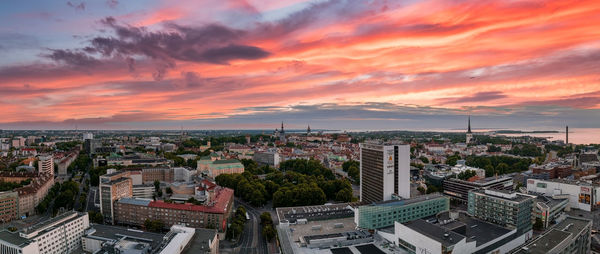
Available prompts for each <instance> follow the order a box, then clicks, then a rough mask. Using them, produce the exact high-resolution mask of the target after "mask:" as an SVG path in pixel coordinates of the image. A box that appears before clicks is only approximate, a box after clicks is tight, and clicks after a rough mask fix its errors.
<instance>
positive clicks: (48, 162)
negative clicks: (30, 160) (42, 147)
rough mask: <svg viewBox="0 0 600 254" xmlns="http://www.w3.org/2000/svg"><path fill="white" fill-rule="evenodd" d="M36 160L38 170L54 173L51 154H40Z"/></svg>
mask: <svg viewBox="0 0 600 254" xmlns="http://www.w3.org/2000/svg"><path fill="white" fill-rule="evenodd" d="M39 159H40V161H39V162H38V172H40V173H44V174H50V175H54V158H53V157H52V155H47V156H40V157H39Z"/></svg>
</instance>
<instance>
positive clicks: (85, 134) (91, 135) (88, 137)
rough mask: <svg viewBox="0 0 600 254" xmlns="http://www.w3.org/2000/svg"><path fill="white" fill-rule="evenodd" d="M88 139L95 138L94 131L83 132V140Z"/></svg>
mask: <svg viewBox="0 0 600 254" xmlns="http://www.w3.org/2000/svg"><path fill="white" fill-rule="evenodd" d="M86 139H94V134H93V133H90V132H88V133H83V140H84V141H85V140H86Z"/></svg>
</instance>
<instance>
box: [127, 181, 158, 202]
mask: <svg viewBox="0 0 600 254" xmlns="http://www.w3.org/2000/svg"><path fill="white" fill-rule="evenodd" d="M154 190H155V187H154V184H151V183H149V184H138V185H133V186H132V187H131V191H132V197H133V198H146V199H152V197H153V196H154Z"/></svg>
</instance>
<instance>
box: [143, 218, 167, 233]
mask: <svg viewBox="0 0 600 254" xmlns="http://www.w3.org/2000/svg"><path fill="white" fill-rule="evenodd" d="M144 227H145V228H146V230H148V231H150V232H161V231H162V230H163V228H164V227H165V223H164V222H163V221H162V220H150V219H146V220H145V221H144Z"/></svg>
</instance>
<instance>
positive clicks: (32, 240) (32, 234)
mask: <svg viewBox="0 0 600 254" xmlns="http://www.w3.org/2000/svg"><path fill="white" fill-rule="evenodd" d="M88 227H89V218H88V214H87V213H77V212H74V211H71V212H67V213H64V214H61V215H58V216H56V217H54V218H52V219H49V220H46V221H43V222H41V223H38V224H36V225H34V226H31V227H28V228H26V229H23V230H21V231H17V232H10V231H6V230H4V231H0V253H3V254H4V253H6V254H41V253H44V254H62V253H80V251H77V250H81V237H82V236H83V234H84V231H85V229H87V228H88Z"/></svg>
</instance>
